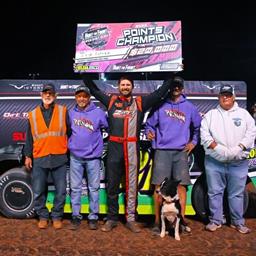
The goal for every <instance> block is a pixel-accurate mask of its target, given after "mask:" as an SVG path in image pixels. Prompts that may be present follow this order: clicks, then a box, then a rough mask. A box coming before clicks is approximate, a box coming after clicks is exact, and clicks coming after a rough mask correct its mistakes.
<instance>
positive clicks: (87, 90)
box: [75, 85, 91, 95]
mask: <svg viewBox="0 0 256 256" xmlns="http://www.w3.org/2000/svg"><path fill="white" fill-rule="evenodd" d="M79 92H85V93H86V94H88V95H91V93H90V90H89V88H88V87H86V86H84V85H80V86H78V87H77V88H76V90H75V94H77V93H79Z"/></svg>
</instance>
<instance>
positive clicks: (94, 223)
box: [88, 220, 98, 230]
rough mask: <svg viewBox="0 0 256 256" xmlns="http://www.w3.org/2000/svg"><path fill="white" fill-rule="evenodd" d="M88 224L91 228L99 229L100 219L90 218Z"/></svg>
mask: <svg viewBox="0 0 256 256" xmlns="http://www.w3.org/2000/svg"><path fill="white" fill-rule="evenodd" d="M88 225H89V229H90V230H96V229H98V221H97V220H88Z"/></svg>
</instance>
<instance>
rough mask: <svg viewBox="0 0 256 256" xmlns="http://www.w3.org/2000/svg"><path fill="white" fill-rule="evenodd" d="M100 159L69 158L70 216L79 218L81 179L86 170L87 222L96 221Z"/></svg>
mask: <svg viewBox="0 0 256 256" xmlns="http://www.w3.org/2000/svg"><path fill="white" fill-rule="evenodd" d="M100 168H101V159H99V158H95V159H87V160H86V159H81V158H76V157H74V156H72V155H71V156H70V188H71V204H72V216H73V217H74V216H80V209H81V194H82V179H83V176H84V170H86V178H87V186H88V190H89V206H90V209H89V215H88V219H89V220H97V219H98V213H99V190H100Z"/></svg>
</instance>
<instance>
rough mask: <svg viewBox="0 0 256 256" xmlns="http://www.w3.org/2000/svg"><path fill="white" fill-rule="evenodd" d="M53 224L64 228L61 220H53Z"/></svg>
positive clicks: (56, 227)
mask: <svg viewBox="0 0 256 256" xmlns="http://www.w3.org/2000/svg"><path fill="white" fill-rule="evenodd" d="M52 225H53V227H54V228H55V229H61V228H62V221H61V220H53V221H52Z"/></svg>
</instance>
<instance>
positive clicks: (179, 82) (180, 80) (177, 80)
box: [172, 76, 184, 87]
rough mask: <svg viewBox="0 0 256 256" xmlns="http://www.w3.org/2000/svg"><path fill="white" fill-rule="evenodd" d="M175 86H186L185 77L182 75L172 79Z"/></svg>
mask: <svg viewBox="0 0 256 256" xmlns="http://www.w3.org/2000/svg"><path fill="white" fill-rule="evenodd" d="M172 86H173V87H184V79H183V78H182V77H180V76H175V77H174V78H173V81H172Z"/></svg>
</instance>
